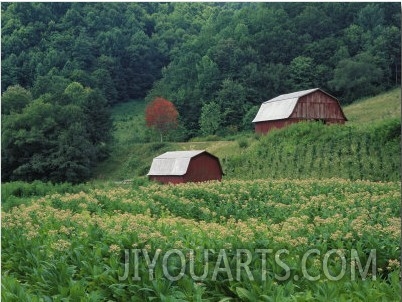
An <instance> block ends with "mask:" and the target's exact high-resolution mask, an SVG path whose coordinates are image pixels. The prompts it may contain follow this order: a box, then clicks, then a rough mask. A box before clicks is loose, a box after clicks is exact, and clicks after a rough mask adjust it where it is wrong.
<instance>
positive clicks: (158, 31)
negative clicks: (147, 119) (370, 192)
mask: <svg viewBox="0 0 402 302" xmlns="http://www.w3.org/2000/svg"><path fill="white" fill-rule="evenodd" d="M1 9H2V11H1V29H2V37H1V44H2V47H1V60H2V62H1V73H2V75H1V77H2V79H1V81H2V85H1V89H2V165H3V169H2V172H3V180H13V179H24V180H33V179H38V178H39V179H44V180H53V181H66V180H67V181H72V182H77V181H81V180H84V179H87V178H88V177H90V175H91V169H92V167H93V166H94V165H95V164H96V163H97V162H99V161H100V160H102V159H103V158H105V156H107V152H108V151H107V149H108V148H107V146H108V143H109V142H110V137H111V135H110V133H111V128H112V127H111V120H110V113H109V107H110V106H113V105H114V104H116V103H119V102H125V101H129V100H136V99H144V98H145V99H146V100H148V101H151V100H153V99H154V98H155V97H157V96H161V97H164V98H166V99H168V100H170V101H171V102H173V103H174V105H175V106H176V108H177V109H178V111H179V114H180V131H181V133H182V139H188V138H190V137H193V136H196V135H199V134H203V135H206V134H214V133H213V132H215V131H222V133H221V134H226V133H232V132H236V131H239V130H245V129H248V128H250V127H251V126H252V125H251V123H250V121H251V120H252V117H253V115H254V114H255V112H256V110H257V108H258V105H259V104H260V103H261V102H263V101H264V100H267V99H269V98H271V97H274V96H276V95H278V94H282V93H286V92H290V91H295V90H300V89H308V88H313V87H320V88H322V89H324V90H325V91H328V92H329V93H331V94H333V95H335V96H336V97H338V98H339V99H340V100H341V102H342V103H343V104H347V103H351V102H353V101H355V100H357V99H359V98H361V97H364V96H367V95H373V94H376V93H379V92H381V91H384V90H386V89H389V88H391V87H394V86H396V85H399V83H400V74H401V45H400V44H401V40H400V21H401V19H400V12H401V9H400V4H399V3H334V2H329V3H155V2H151V3H78V2H76V3H60V2H55V3H2V4H1ZM210 113H213V114H210ZM210 118H213V119H214V120H213V121H210V120H208V119H210ZM211 123H212V124H215V125H217V124H218V125H219V127H212V128H208V127H205V126H203V125H210V124H211ZM208 132H210V133H208Z"/></svg>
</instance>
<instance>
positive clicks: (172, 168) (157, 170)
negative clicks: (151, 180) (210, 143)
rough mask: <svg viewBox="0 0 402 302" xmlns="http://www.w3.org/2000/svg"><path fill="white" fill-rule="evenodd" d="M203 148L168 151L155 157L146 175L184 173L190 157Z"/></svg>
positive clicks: (200, 151) (201, 151)
mask: <svg viewBox="0 0 402 302" xmlns="http://www.w3.org/2000/svg"><path fill="white" fill-rule="evenodd" d="M203 152H205V150H193V151H170V152H166V153H163V154H161V155H159V156H157V157H155V158H154V159H153V161H152V165H151V168H150V170H149V173H148V175H184V174H186V172H187V168H188V165H189V163H190V160H191V158H193V157H194V156H197V155H198V154H201V153H203Z"/></svg>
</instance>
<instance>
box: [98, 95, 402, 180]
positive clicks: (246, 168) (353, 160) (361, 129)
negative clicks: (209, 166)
mask: <svg viewBox="0 0 402 302" xmlns="http://www.w3.org/2000/svg"><path fill="white" fill-rule="evenodd" d="M400 93H401V92H400V89H399V88H398V89H394V90H391V91H388V92H386V93H383V94H381V95H378V96H375V97H373V98H368V99H364V100H361V101H358V102H356V103H354V104H352V105H349V106H346V107H345V108H344V112H345V114H346V116H347V118H348V120H349V122H348V123H347V124H346V125H344V126H337V125H334V126H329V127H328V126H325V125H320V124H315V123H301V124H296V125H292V126H290V127H287V128H285V129H281V130H277V131H273V132H272V133H270V134H269V135H266V136H262V137H260V136H257V135H255V134H254V133H251V132H250V133H242V134H239V135H237V136H235V137H231V138H226V140H223V139H221V140H219V138H216V137H215V138H214V139H218V140H212V141H209V140H208V139H211V137H209V138H206V141H199V140H202V138H199V139H197V140H195V141H190V142H181V143H179V142H165V143H160V142H158V139H159V137H158V135H157V134H155V133H152V131H150V130H149V129H147V128H146V127H145V122H144V109H145V103H144V102H142V101H135V102H130V103H125V104H120V105H118V106H116V107H114V108H113V119H114V126H115V131H114V137H115V142H114V145H113V148H112V154H111V157H110V158H109V159H108V160H107V161H105V162H104V163H102V164H101V165H100V166H99V167H98V169H97V171H96V178H100V179H109V180H123V179H132V178H135V177H137V176H144V175H146V173H147V172H148V169H149V167H150V164H151V162H152V158H153V157H155V156H157V155H159V154H161V153H163V152H166V151H171V150H191V149H206V150H207V151H209V152H211V153H213V154H215V155H216V156H218V157H219V158H220V159H221V162H222V165H223V168H224V171H225V173H226V178H240V179H254V178H267V177H272V178H284V177H287V178H307V177H319V178H321V177H323V178H326V177H342V178H351V179H370V180H399V179H400V177H399V175H400V168H399V167H400V110H401V104H400Z"/></svg>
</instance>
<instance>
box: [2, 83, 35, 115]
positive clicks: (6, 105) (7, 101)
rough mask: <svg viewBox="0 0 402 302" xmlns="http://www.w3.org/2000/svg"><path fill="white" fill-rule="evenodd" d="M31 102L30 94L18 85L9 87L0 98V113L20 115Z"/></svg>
mask: <svg viewBox="0 0 402 302" xmlns="http://www.w3.org/2000/svg"><path fill="white" fill-rule="evenodd" d="M31 101H32V94H31V93H30V92H29V91H28V90H26V89H25V88H23V87H21V86H20V85H14V86H9V87H8V88H7V90H6V91H5V92H4V93H3V95H2V97H1V113H2V114H10V113H11V112H16V113H20V112H21V111H22V110H23V109H24V108H25V107H26V106H27V105H28V104H29V103H30V102H31Z"/></svg>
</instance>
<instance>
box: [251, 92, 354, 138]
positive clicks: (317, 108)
mask: <svg viewBox="0 0 402 302" xmlns="http://www.w3.org/2000/svg"><path fill="white" fill-rule="evenodd" d="M314 120H316V121H322V122H323V123H325V124H335V123H337V124H344V123H345V122H346V121H347V119H346V116H345V114H344V113H343V111H342V108H341V106H340V104H339V101H338V100H337V99H336V98H335V97H333V96H332V95H330V94H328V93H326V92H325V91H323V90H321V89H319V88H314V89H310V90H303V91H297V92H293V93H289V94H282V95H280V96H278V97H276V98H273V99H271V100H268V101H266V102H264V103H262V105H261V107H260V109H259V111H258V113H257V115H256V116H255V118H254V120H253V123H254V125H255V132H257V133H267V132H269V131H271V130H272V129H274V128H283V127H285V126H287V125H290V124H293V123H297V122H301V121H314Z"/></svg>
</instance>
